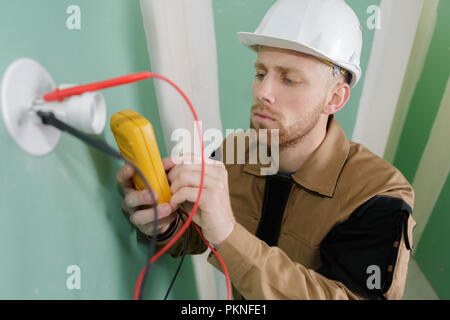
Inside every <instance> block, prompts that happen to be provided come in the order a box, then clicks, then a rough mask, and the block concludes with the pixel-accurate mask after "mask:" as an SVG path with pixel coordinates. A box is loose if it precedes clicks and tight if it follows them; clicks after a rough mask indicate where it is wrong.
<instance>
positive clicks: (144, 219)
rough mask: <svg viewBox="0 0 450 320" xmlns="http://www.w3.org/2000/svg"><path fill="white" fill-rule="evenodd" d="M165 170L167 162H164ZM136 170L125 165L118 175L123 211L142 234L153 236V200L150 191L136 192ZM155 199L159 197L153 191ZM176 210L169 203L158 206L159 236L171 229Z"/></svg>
mask: <svg viewBox="0 0 450 320" xmlns="http://www.w3.org/2000/svg"><path fill="white" fill-rule="evenodd" d="M163 165H164V169H165V170H166V171H167V170H170V169H171V168H166V162H165V161H163ZM134 173H135V171H134V169H133V168H132V167H131V166H130V165H128V164H125V165H124V166H123V167H121V168H120V169H119V170H118V171H117V174H116V180H117V182H118V183H119V185H120V187H121V188H122V191H123V195H124V200H123V201H122V209H123V210H124V211H125V212H127V213H128V214H129V218H130V221H131V223H133V224H134V225H135V226H136V227H137V228H138V229H139V230H140V231H141V232H142V233H144V234H145V235H147V236H152V233H153V224H154V220H155V213H154V209H153V208H152V207H153V199H152V196H151V194H150V192H149V191H148V190H141V191H139V190H136V189H135V188H134V186H133V182H132V180H131V178H132V177H133V175H134ZM152 192H153V194H154V196H155V199H157V197H158V195H157V194H156V192H154V191H152ZM175 209H176V208H172V207H171V205H170V204H169V203H161V204H158V207H157V211H158V234H162V233H164V232H165V231H167V230H168V229H169V226H170V224H171V223H172V222H173V221H175V219H176V217H177V213H176V212H174V211H175Z"/></svg>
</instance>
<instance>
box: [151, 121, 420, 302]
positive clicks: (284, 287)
mask: <svg viewBox="0 0 450 320" xmlns="http://www.w3.org/2000/svg"><path fill="white" fill-rule="evenodd" d="M231 138H234V139H236V138H237V135H234V136H233V137H231V136H230V137H228V138H227V139H226V140H228V141H229V139H231ZM225 145H226V144H225V143H224V144H222V149H221V150H222V151H223V152H222V155H223V157H222V159H225V158H226V147H225ZM235 147H236V144H235ZM246 151H247V153H248V145H246ZM246 160H248V159H246ZM262 167H263V166H262V165H261V164H260V163H257V164H249V163H244V164H226V169H227V172H228V182H229V191H230V199H231V205H232V209H233V213H234V215H235V217H236V220H237V223H236V226H235V228H234V230H233V231H232V233H231V234H230V236H229V237H228V238H227V239H226V241H225V242H224V243H223V244H222V245H221V247H220V249H219V250H218V253H219V254H220V256H221V257H222V259H223V260H224V262H225V264H226V267H227V269H228V272H229V274H230V278H231V281H232V283H233V287H234V291H233V294H234V298H237V299H239V298H245V299H400V298H401V297H402V294H403V291H404V287H405V281H406V274H407V269H408V261H409V256H410V250H411V247H412V230H413V228H414V226H415V221H414V220H413V218H412V215H411V214H412V208H413V202H414V191H413V189H412V187H411V185H410V184H409V183H408V181H407V180H406V179H405V178H404V176H403V175H402V174H401V173H400V171H399V170H397V169H396V168H395V167H393V166H392V165H391V164H390V163H388V162H387V161H385V160H383V159H382V158H380V157H378V156H376V155H375V154H373V153H372V152H370V151H369V150H368V149H367V148H366V147H364V146H363V145H361V144H358V143H354V142H352V141H349V140H348V139H347V138H346V136H345V133H344V131H343V130H342V128H341V126H340V125H339V123H338V122H337V120H336V119H335V118H334V116H330V118H329V122H328V126H327V133H326V136H325V138H324V140H323V142H322V143H321V144H320V146H319V147H318V148H317V149H316V150H315V151H314V152H313V154H312V155H311V156H310V158H308V159H307V161H306V162H305V163H304V165H303V166H302V167H301V169H300V170H298V171H297V172H295V173H293V174H291V175H289V176H287V177H281V176H280V179H279V181H278V182H276V181H275V182H273V181H272V182H270V183H269V182H268V179H269V178H268V177H270V176H264V175H262V174H261V168H262ZM272 178H274V179H275V180H276V176H274V177H272ZM272 178H271V179H272ZM272 180H273V179H272ZM280 181H281V182H280ZM277 183H282V184H277ZM278 186H283V188H284V189H282V188H281V187H278ZM281 189H282V190H284V191H280V190H281ZM270 197H272V199H270ZM273 197H275V198H274V199H273ZM276 197H279V201H277V199H278V198H276ZM280 202H282V203H283V204H282V206H279V203H280ZM274 214H275V215H280V214H281V216H280V217H281V218H279V220H280V222H279V224H280V225H279V226H278V227H277V226H276V223H274V229H279V230H275V231H274V232H275V235H274V234H271V231H270V228H268V224H269V226H270V224H271V223H272V222H270V221H272V220H270V219H269V218H270V217H271V215H274ZM265 217H266V218H265ZM264 219H269V220H266V223H265V226H263V224H264V223H263V220H264ZM275 220H276V219H275ZM267 221H269V222H267ZM181 225H182V222H181V221H180V220H179V219H178V220H177V222H176V225H175V226H174V227H173V228H172V229H171V230H169V232H167V233H166V235H163V236H162V237H160V238H159V241H158V246H160V247H161V246H163V245H164V244H165V243H167V242H168V241H169V240H170V238H171V237H172V236H173V235H174V234H175V233H176V232H177V231H178V230H179V229H180V228H181ZM263 229H265V231H264V232H265V233H266V235H262V236H261V232H260V231H261V230H263ZM277 231H278V232H277ZM187 232H189V235H190V239H191V240H190V243H189V248H188V253H190V254H195V253H201V252H203V251H205V250H206V249H207V247H206V246H205V245H204V243H202V241H201V239H200V237H199V236H198V234H197V233H196V231H195V229H194V228H192V227H190V228H189V229H188V231H187ZM264 232H262V233H264ZM258 234H259V236H258ZM262 237H268V238H272V240H270V241H275V244H274V243H271V244H270V245H269V244H268V243H266V241H268V240H264V239H263V240H262V239H261V238H262ZM274 237H275V238H274ZM183 239H184V237H181V238H180V239H179V240H178V241H177V243H176V244H175V245H174V246H173V247H172V248H171V249H170V250H169V253H170V254H171V255H173V256H179V255H181V253H182V250H183V241H184V240H183ZM208 261H209V262H210V263H211V264H212V265H214V266H215V267H216V268H218V269H219V270H221V267H220V264H219V263H218V260H217V259H216V258H215V257H214V256H213V255H211V254H210V255H209V258H208Z"/></svg>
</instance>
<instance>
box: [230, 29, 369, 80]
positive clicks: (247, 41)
mask: <svg viewBox="0 0 450 320" xmlns="http://www.w3.org/2000/svg"><path fill="white" fill-rule="evenodd" d="M237 38H238V40H239V41H240V42H241V43H242V44H243V45H244V46H246V47H248V48H250V49H252V50H254V51H255V50H256V48H255V46H256V45H262V46H267V47H275V48H282V49H288V50H294V51H297V52H301V53H305V54H309V55H311V56H314V57H317V58H321V59H325V60H328V61H331V62H332V63H334V64H336V65H338V66H340V67H342V68H344V69H345V70H347V71H348V72H350V73H351V74H352V80H351V83H350V87H354V86H355V85H356V83H357V82H358V80H359V78H360V77H361V69H357V68H355V66H353V65H350V64H348V63H343V62H342V61H335V60H333V59H331V58H330V57H328V56H327V55H325V54H323V53H322V52H320V51H318V50H315V49H313V48H311V47H308V46H307V45H304V44H300V43H298V42H294V41H291V40H285V39H281V38H275V37H270V36H264V35H260V34H256V33H252V32H238V33H237Z"/></svg>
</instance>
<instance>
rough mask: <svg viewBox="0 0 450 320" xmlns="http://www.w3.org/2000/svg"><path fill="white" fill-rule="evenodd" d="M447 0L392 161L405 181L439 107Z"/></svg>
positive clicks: (447, 40) (447, 68)
mask: <svg viewBox="0 0 450 320" xmlns="http://www.w3.org/2000/svg"><path fill="white" fill-rule="evenodd" d="M449 30H450V1H445V0H444V1H440V2H439V7H438V17H437V21H436V27H435V32H434V34H433V38H432V40H431V44H430V48H429V51H428V54H427V58H426V60H425V65H424V67H423V72H422V75H421V77H420V80H419V83H418V84H417V86H416V89H415V92H414V95H413V98H412V101H411V104H410V107H409V111H408V115H407V117H406V120H405V124H404V127H403V132H402V135H401V137H400V141H399V144H398V147H397V153H396V156H395V160H394V165H395V166H396V167H397V168H399V169H400V170H401V171H402V173H403V174H404V175H405V177H406V178H407V179H408V180H409V181H413V180H414V176H415V173H416V172H417V167H418V166H419V162H420V159H421V156H422V154H423V151H424V149H425V146H426V144H427V141H428V138H429V136H430V132H431V128H432V127H433V124H434V121H435V118H436V114H437V113H438V111H439V106H440V104H441V100H442V96H443V94H444V91H445V88H446V85H447V81H448V77H449V73H450V53H449V46H450V35H449Z"/></svg>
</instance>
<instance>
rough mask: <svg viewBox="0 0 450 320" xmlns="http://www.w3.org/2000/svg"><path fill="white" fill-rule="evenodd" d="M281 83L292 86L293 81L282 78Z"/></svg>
mask: <svg viewBox="0 0 450 320" xmlns="http://www.w3.org/2000/svg"><path fill="white" fill-rule="evenodd" d="M283 82H284V83H286V84H293V83H294V81H292V80H291V79H288V78H283Z"/></svg>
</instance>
